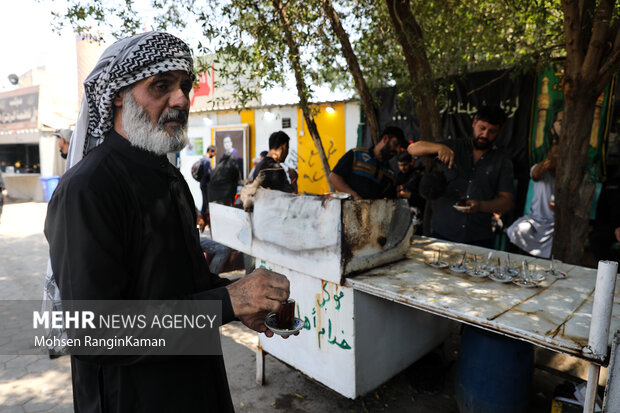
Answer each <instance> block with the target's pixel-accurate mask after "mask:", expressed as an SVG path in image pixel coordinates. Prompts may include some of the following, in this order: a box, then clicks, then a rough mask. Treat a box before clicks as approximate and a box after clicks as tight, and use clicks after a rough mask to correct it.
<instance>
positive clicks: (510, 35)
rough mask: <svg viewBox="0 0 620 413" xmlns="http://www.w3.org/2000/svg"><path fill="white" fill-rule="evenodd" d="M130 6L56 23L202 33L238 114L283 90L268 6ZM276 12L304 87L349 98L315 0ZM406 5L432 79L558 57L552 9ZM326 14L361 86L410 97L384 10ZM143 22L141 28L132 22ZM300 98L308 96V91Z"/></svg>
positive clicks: (295, 0) (122, 2) (111, 6)
mask: <svg viewBox="0 0 620 413" xmlns="http://www.w3.org/2000/svg"><path fill="white" fill-rule="evenodd" d="M137 3H138V2H137V1H132V0H116V1H112V2H110V1H106V2H99V1H93V0H89V1H81V2H75V1H72V2H71V3H70V4H69V5H68V8H67V13H66V14H64V15H58V16H57V17H58V19H57V23H59V24H62V23H63V21H68V22H69V23H70V24H71V25H72V26H73V27H74V28H76V29H77V30H78V31H84V30H88V31H89V32H91V33H92V32H93V29H94V28H95V27H96V26H97V25H106V26H108V27H111V28H112V32H113V34H114V35H115V36H117V37H120V36H122V35H127V34H133V33H136V32H138V31H140V30H141V29H143V28H145V27H149V26H150V27H149V28H151V29H156V30H171V29H174V30H181V29H183V28H185V27H186V26H187V24H188V22H193V23H195V22H197V23H199V24H200V29H201V30H202V33H199V32H192V37H193V38H194V39H199V40H200V41H199V47H198V51H197V55H207V54H213V53H215V55H216V56H217V60H218V62H220V63H222V64H221V65H219V66H218V70H219V73H218V75H219V76H218V79H229V81H230V82H232V85H233V86H234V89H235V90H236V94H237V96H236V98H237V99H238V100H239V102H240V103H241V105H242V106H243V105H245V104H247V103H248V102H250V101H252V100H254V99H257V98H258V97H259V93H260V90H259V89H257V87H258V88H260V89H263V88H269V87H272V86H276V85H284V84H285V83H286V82H287V80H288V79H290V78H291V71H290V63H289V62H290V56H289V55H288V54H289V50H288V47H287V46H286V40H285V37H284V32H283V30H282V29H281V27H280V22H279V21H278V18H277V15H276V11H275V9H274V7H273V4H272V2H271V0H227V1H224V2H221V1H218V0H205V1H196V0H151V7H152V10H153V11H150V12H149V13H150V14H149V13H144V12H141V13H138V12H137V11H136V8H137V7H138V6H137V5H136V4H137ZM284 4H285V6H286V12H287V16H288V18H289V20H290V23H291V29H292V32H293V35H294V38H295V40H296V42H297V43H298V47H299V50H300V53H301V56H300V59H301V64H302V69H303V72H304V74H305V80H306V83H307V84H308V85H319V84H329V85H331V87H332V88H342V89H344V90H353V81H352V79H351V75H350V74H349V71H348V69H347V66H346V62H345V60H344V58H343V56H342V52H341V50H340V45H339V42H338V41H337V39H336V38H335V36H334V34H333V33H332V30H331V27H330V25H329V23H328V22H327V21H326V18H325V16H323V13H322V7H321V4H322V3H321V0H307V1H304V2H302V1H299V0H288V1H287V2H285V3H284ZM411 5H412V9H413V12H414V16H415V17H416V20H417V21H418V23H419V24H420V26H421V27H422V30H423V33H424V42H425V47H426V51H427V56H428V59H429V61H430V62H431V65H432V68H431V70H432V72H433V73H432V75H433V76H434V77H435V78H447V77H448V76H450V75H459V74H464V73H467V72H471V71H479V70H488V69H498V68H505V67H509V66H516V67H517V70H515V72H517V71H518V70H531V69H532V68H533V67H535V66H536V65H537V64H539V63H544V62H545V61H547V60H548V59H551V58H554V57H557V56H561V55H563V53H564V38H563V32H564V31H563V21H562V17H563V16H562V11H561V5H560V0H503V1H499V0H434V1H427V0H411ZM143 6H144V5H143ZM334 7H335V8H336V10H337V11H338V13H339V15H340V19H341V20H342V22H343V25H344V27H345V29H346V30H347V32H348V34H349V36H350V37H351V40H352V42H351V43H352V44H353V48H354V51H355V53H356V55H357V57H358V60H359V62H360V65H361V67H362V70H363V72H364V74H365V77H366V81H367V83H368V86H369V87H370V88H371V89H375V88H380V87H385V86H394V85H400V86H401V87H402V88H403V89H405V90H410V86H411V84H410V75H409V73H408V70H407V66H406V63H405V60H404V57H403V53H402V50H401V49H400V45H399V43H398V41H397V40H396V37H395V34H394V30H393V28H392V26H391V24H392V23H391V21H390V18H389V14H388V12H387V9H386V6H385V3H384V1H383V0H339V1H337V2H334ZM142 8H144V7H142ZM145 16H146V19H150V22H145V21H141V19H140V18H142V20H145ZM147 25H148V26H147ZM188 40H191V39H188ZM447 87H449V85H448V86H447ZM303 93H304V94H306V95H307V96H308V97H309V98H311V97H312V90H304V91H303Z"/></svg>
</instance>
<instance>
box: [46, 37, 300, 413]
mask: <svg viewBox="0 0 620 413" xmlns="http://www.w3.org/2000/svg"><path fill="white" fill-rule="evenodd" d="M192 69H193V62H192V58H191V55H190V50H189V48H188V47H187V45H186V44H185V43H184V42H182V41H181V40H179V39H177V38H176V37H174V36H172V35H169V34H167V33H159V32H150V33H142V34H139V35H136V36H132V37H129V38H125V39H121V40H119V41H118V42H116V43H114V44H113V45H112V46H110V47H109V48H108V49H107V50H106V51H105V52H104V53H103V55H102V56H101V58H100V60H99V62H98V63H97V65H96V67H95V69H94V70H93V72H92V73H91V74H90V75H89V76H88V78H87V79H86V81H85V83H84V85H85V89H86V90H85V97H84V102H83V104H82V111H81V112H80V113H81V115H80V118H79V119H78V124H77V126H76V130H75V134H74V136H73V138H72V140H71V149H70V161H71V163H70V169H69V170H68V171H67V173H65V175H64V176H63V178H62V179H61V182H60V184H59V186H58V188H57V190H56V191H55V192H54V195H53V197H52V200H51V202H50V204H49V209H48V215H47V219H46V223H45V235H46V237H47V239H48V242H49V245H50V257H51V267H52V270H53V279H54V281H55V282H56V284H57V285H58V287H59V290H60V297H61V298H62V299H63V300H171V299H186V300H215V301H219V302H220V303H221V309H222V319H223V322H224V323H226V322H229V321H231V320H232V319H233V318H235V317H237V318H239V319H240V320H241V321H242V322H243V323H244V324H246V325H247V326H248V327H250V328H252V329H254V330H256V331H259V332H265V334H266V335H267V336H271V335H272V333H271V332H269V331H266V327H265V326H264V318H265V315H266V314H267V313H268V312H269V311H277V310H278V309H279V308H280V303H281V302H282V301H284V300H286V299H287V298H288V293H289V287H288V281H287V280H286V278H285V277H284V276H282V275H280V274H276V273H273V272H270V271H266V270H256V271H254V272H253V273H252V274H250V275H247V276H245V277H243V278H242V279H241V280H239V281H237V282H234V283H232V284H231V283H229V282H228V281H227V280H224V279H220V278H219V277H218V276H216V275H214V274H211V273H210V272H209V270H208V267H207V265H206V262H205V260H204V257H203V254H202V251H201V249H200V244H199V242H198V233H197V229H196V224H195V223H196V215H195V208H194V207H193V201H192V197H191V193H190V191H189V188H188V186H187V183H186V182H185V180H184V179H183V177H182V175H181V174H180V172H179V171H178V169H177V168H175V167H173V166H172V165H171V164H170V162H169V161H168V159H167V156H166V155H167V154H168V153H172V152H176V151H179V150H181V149H182V148H183V147H185V146H186V145H187V118H188V114H189V92H190V90H191V88H192V80H193V72H192ZM101 142H102V143H101ZM83 153H85V154H86V155H85V156H84V159H81V157H82V156H81V155H82V154H83ZM80 159H81V160H80ZM71 372H72V380H73V397H74V409H75V411H76V412H89V413H90V412H93V413H94V412H97V413H100V412H128V413H129V412H131V413H133V412H196V411H201V412H232V411H234V409H233V405H232V401H231V398H230V393H229V390H228V383H227V381H226V372H225V369H224V361H223V358H222V356H218V355H214V356H166V357H161V358H158V357H154V356H151V357H146V358H140V357H137V358H135V357H134V358H122V357H117V356H105V355H103V356H99V357H97V358H96V359H93V358H91V357H88V356H86V357H84V356H72V357H71Z"/></svg>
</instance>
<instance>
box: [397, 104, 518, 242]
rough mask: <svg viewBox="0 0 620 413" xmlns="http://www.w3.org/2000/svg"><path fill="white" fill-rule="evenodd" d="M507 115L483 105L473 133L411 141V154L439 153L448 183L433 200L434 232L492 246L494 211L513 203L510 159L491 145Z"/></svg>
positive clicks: (439, 235)
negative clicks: (471, 135)
mask: <svg viewBox="0 0 620 413" xmlns="http://www.w3.org/2000/svg"><path fill="white" fill-rule="evenodd" d="M505 119H506V115H505V114H504V112H503V111H502V109H500V108H499V107H497V106H492V107H489V106H482V107H480V110H479V111H478V113H477V114H476V116H475V117H474V121H473V124H472V127H473V137H472V138H470V139H448V140H444V141H441V142H438V143H435V142H428V141H418V142H415V143H412V144H411V145H409V148H408V149H407V151H408V152H409V153H410V154H411V155H412V156H423V155H436V156H437V157H438V159H439V160H440V161H441V162H443V166H442V170H443V172H444V174H445V176H446V180H447V182H448V185H447V188H446V191H445V193H444V195H443V196H442V197H440V198H439V199H437V201H436V202H435V210H434V212H433V220H432V228H433V233H432V235H433V236H435V237H437V238H441V239H445V240H448V241H455V242H463V243H467V244H473V245H479V246H482V247H487V248H493V245H494V235H493V231H492V229H491V217H492V214H493V213H494V212H496V213H499V214H505V213H507V212H508V211H510V210H511V209H512V207H513V192H514V183H513V169H512V162H511V161H510V159H509V158H508V156H507V155H506V154H505V153H504V152H503V151H501V150H500V149H498V148H497V147H496V146H494V144H493V143H494V142H495V139H496V138H497V136H498V135H499V133H500V130H501V127H502V125H503V124H504V121H505Z"/></svg>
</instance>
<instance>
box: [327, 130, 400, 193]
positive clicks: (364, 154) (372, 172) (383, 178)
mask: <svg viewBox="0 0 620 413" xmlns="http://www.w3.org/2000/svg"><path fill="white" fill-rule="evenodd" d="M381 136H382V138H381V140H380V141H379V142H377V144H376V145H375V146H373V147H371V148H370V149H366V148H353V149H351V150H349V151H348V152H347V153H345V154H344V155H343V156H342V158H340V160H339V161H338V163H337V164H336V166H335V167H334V169H333V170H332V173H331V174H330V175H329V182H331V184H332V185H333V186H334V189H336V190H337V191H339V192H346V193H348V194H351V195H352V196H353V199H382V198H396V178H395V176H394V171H392V168H390V164H389V160H390V159H392V158H393V157H394V155H396V154H397V153H398V151H399V150H400V149H401V148H404V147H405V146H406V141H405V134H404V133H403V131H402V130H401V129H400V128H397V127H395V126H389V127H387V128H385V129H384V130H383V133H382V134H381Z"/></svg>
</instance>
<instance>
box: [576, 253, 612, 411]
mask: <svg viewBox="0 0 620 413" xmlns="http://www.w3.org/2000/svg"><path fill="white" fill-rule="evenodd" d="M617 273H618V263H617V262H614V261H599V262H598V272H597V274H596V286H595V288H594V303H593V305H592V321H591V323H590V337H589V339H588V347H586V348H585V349H584V352H585V353H589V354H591V355H594V356H595V357H596V358H598V359H600V360H605V359H606V358H607V346H608V344H609V324H610V322H611V310H612V305H613V299H614V291H615V288H616V274H617ZM600 369H601V368H600V366H599V365H596V364H594V363H592V364H590V372H589V374H588V387H587V389H586V399H585V403H584V405H583V412H584V413H593V412H594V406H595V402H596V389H597V386H598V377H599V373H600Z"/></svg>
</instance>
